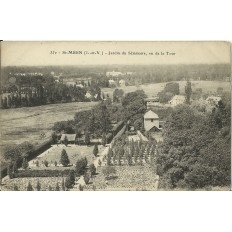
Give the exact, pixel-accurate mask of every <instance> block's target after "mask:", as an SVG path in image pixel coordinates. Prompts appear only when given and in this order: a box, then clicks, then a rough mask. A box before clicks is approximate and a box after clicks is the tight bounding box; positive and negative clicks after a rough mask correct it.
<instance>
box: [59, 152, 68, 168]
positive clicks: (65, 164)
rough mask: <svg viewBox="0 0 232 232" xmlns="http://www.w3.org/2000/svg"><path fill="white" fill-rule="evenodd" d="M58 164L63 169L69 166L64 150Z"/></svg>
mask: <svg viewBox="0 0 232 232" xmlns="http://www.w3.org/2000/svg"><path fill="white" fill-rule="evenodd" d="M60 163H61V164H62V165H63V166H64V167H67V166H68V165H69V164H70V160H69V158H68V154H67V152H66V150H64V149H63V150H62V152H61V157H60Z"/></svg>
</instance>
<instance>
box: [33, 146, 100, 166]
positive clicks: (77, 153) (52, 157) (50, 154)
mask: <svg viewBox="0 0 232 232" xmlns="http://www.w3.org/2000/svg"><path fill="white" fill-rule="evenodd" d="M93 148H94V146H79V145H68V146H67V147H66V146H65V145H54V146H52V147H51V148H50V149H48V150H47V151H45V152H44V153H42V154H41V155H39V156H37V158H36V159H34V160H31V161H30V162H29V165H30V167H32V168H33V169H35V168H37V167H35V166H36V165H35V160H38V161H39V164H40V166H41V164H42V162H44V161H45V160H47V161H48V165H49V168H50V167H54V163H55V161H56V162H57V163H58V164H59V162H60V157H61V152H62V150H63V149H65V150H66V152H67V154H68V157H69V160H70V163H71V164H75V163H76V162H77V160H78V159H80V158H83V157H86V158H87V160H88V164H89V163H92V162H93V159H94V155H93ZM103 149H104V147H103V146H98V151H99V153H100V152H101V151H102V150H103ZM43 168H44V167H43ZM54 168H55V167H54ZM59 168H61V167H57V169H59Z"/></svg>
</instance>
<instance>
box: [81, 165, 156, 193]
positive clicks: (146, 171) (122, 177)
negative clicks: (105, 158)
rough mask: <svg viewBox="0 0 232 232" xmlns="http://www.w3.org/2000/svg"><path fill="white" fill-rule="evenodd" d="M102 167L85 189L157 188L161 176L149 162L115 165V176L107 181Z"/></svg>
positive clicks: (133, 189)
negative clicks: (140, 164)
mask: <svg viewBox="0 0 232 232" xmlns="http://www.w3.org/2000/svg"><path fill="white" fill-rule="evenodd" d="M102 168H104V167H98V169H97V173H98V174H97V175H96V177H94V178H93V180H92V181H91V183H90V184H89V185H87V186H86V188H85V190H92V189H93V188H94V186H95V187H96V190H107V191H109V190H113V191H120V190H122V191H124V190H131V191H135V190H157V187H158V180H159V177H158V176H157V175H156V174H155V173H154V171H153V170H152V169H151V167H150V165H149V164H144V165H143V166H139V165H135V166H127V165H125V166H114V168H115V169H116V175H115V178H112V179H110V180H107V183H106V181H105V178H104V176H103V174H102Z"/></svg>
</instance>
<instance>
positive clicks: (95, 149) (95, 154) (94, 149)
mask: <svg viewBox="0 0 232 232" xmlns="http://www.w3.org/2000/svg"><path fill="white" fill-rule="evenodd" d="M93 154H94V156H95V157H96V156H97V154H98V146H97V144H95V145H94V148H93Z"/></svg>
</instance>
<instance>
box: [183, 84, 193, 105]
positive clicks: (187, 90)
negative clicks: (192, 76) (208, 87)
mask: <svg viewBox="0 0 232 232" xmlns="http://www.w3.org/2000/svg"><path fill="white" fill-rule="evenodd" d="M185 94H186V103H187V104H190V98H191V94H192V87H191V82H190V81H189V80H188V81H187V84H186V86H185Z"/></svg>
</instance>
